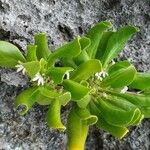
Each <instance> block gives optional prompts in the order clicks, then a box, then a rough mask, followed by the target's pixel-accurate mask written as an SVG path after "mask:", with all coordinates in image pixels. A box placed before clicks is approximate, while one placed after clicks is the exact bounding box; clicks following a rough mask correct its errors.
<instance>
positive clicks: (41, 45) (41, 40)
mask: <svg viewBox="0 0 150 150" xmlns="http://www.w3.org/2000/svg"><path fill="white" fill-rule="evenodd" d="M35 45H37V49H36V55H37V58H38V60H40V59H41V58H44V59H47V57H48V55H49V54H50V50H49V48H48V41H47V37H46V33H38V34H36V35H35Z"/></svg>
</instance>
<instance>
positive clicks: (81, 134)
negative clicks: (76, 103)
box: [67, 108, 89, 150]
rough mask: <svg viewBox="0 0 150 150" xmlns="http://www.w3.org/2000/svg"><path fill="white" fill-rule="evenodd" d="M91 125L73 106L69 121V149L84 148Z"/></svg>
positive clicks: (78, 149)
mask: <svg viewBox="0 0 150 150" xmlns="http://www.w3.org/2000/svg"><path fill="white" fill-rule="evenodd" d="M88 130H89V126H88V125H87V124H86V123H85V122H84V121H82V119H81V118H80V116H78V115H77V111H76V109H75V108H73V109H72V110H71V111H70V113H69V116H68V121H67V137H68V143H67V148H68V149H69V150H83V149H84V145H85V141H86V138H87V134H88Z"/></svg>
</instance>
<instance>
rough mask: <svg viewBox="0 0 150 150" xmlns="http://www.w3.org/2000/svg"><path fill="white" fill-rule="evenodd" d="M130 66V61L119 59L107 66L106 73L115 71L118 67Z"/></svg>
mask: <svg viewBox="0 0 150 150" xmlns="http://www.w3.org/2000/svg"><path fill="white" fill-rule="evenodd" d="M130 66H131V63H130V62H128V61H127V60H125V61H119V62H117V63H115V64H113V65H112V66H110V67H109V69H108V74H109V75H111V74H112V73H115V72H116V71H118V70H120V69H123V68H124V69H126V68H127V67H130Z"/></svg>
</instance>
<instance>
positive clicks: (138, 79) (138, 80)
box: [129, 72, 150, 90]
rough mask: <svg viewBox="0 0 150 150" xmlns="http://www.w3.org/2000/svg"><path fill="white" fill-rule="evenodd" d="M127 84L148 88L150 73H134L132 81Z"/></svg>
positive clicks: (149, 87) (135, 87) (142, 88)
mask: <svg viewBox="0 0 150 150" xmlns="http://www.w3.org/2000/svg"><path fill="white" fill-rule="evenodd" d="M129 86H130V87H131V88H134V89H139V90H145V89H150V73H140V72H138V73H136V75H135V78H134V80H133V82H132V83H131V84H130V85H129Z"/></svg>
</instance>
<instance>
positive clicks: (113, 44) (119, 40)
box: [102, 26, 139, 68]
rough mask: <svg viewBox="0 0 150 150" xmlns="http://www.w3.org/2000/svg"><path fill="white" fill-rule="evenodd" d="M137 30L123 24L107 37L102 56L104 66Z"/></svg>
mask: <svg viewBox="0 0 150 150" xmlns="http://www.w3.org/2000/svg"><path fill="white" fill-rule="evenodd" d="M138 31H139V29H138V28H136V27H133V26H125V27H122V28H120V29H119V30H118V31H117V32H115V33H113V34H112V36H111V37H110V38H109V41H108V43H107V47H106V51H105V53H104V56H103V58H102V64H103V67H104V68H105V67H106V66H107V64H108V63H109V62H110V61H111V60H112V59H113V58H115V57H116V56H117V55H118V54H119V53H120V51H121V50H122V49H123V48H124V46H125V44H126V42H127V41H128V40H129V39H130V37H131V36H132V35H133V34H134V33H136V32H138Z"/></svg>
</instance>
